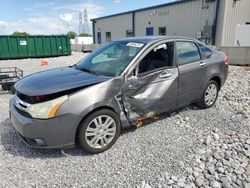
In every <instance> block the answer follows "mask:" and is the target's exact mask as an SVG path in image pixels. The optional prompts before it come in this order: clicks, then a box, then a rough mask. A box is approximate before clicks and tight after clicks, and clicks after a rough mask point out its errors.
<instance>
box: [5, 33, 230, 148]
mask: <svg viewBox="0 0 250 188" xmlns="http://www.w3.org/2000/svg"><path fill="white" fill-rule="evenodd" d="M227 73H228V58H227V56H226V55H225V54H224V53H222V52H219V51H216V50H214V49H211V48H209V47H208V46H206V45H205V44H203V43H201V42H200V41H196V40H194V39H190V38H182V37H144V38H128V39H124V40H119V41H113V42H110V43H108V44H106V45H104V46H103V47H101V48H99V49H97V50H96V51H94V52H93V53H91V54H90V55H88V56H87V57H86V58H84V59H83V60H82V61H80V62H79V63H78V64H76V65H73V66H70V67H63V68H57V69H52V70H48V71H43V72H39V73H36V74H32V75H30V76H27V77H25V78H23V79H22V80H20V81H19V82H17V83H16V84H15V89H16V91H17V92H16V95H15V96H14V97H13V98H12V99H11V100H10V108H9V109H10V118H11V121H12V123H13V125H14V127H15V129H16V131H17V133H18V135H19V136H20V137H21V138H22V140H23V141H24V142H25V143H26V144H28V145H29V146H32V147H37V148H72V147H75V146H80V147H81V148H82V149H84V150H85V151H87V152H90V153H100V152H103V151H105V150H107V149H109V148H110V147H111V146H112V145H113V144H114V143H115V142H116V140H117V139H118V137H119V134H120V132H121V129H122V128H123V127H128V126H132V125H136V126H137V127H139V126H140V125H141V124H142V123H143V121H144V120H147V119H150V118H152V119H154V117H156V116H157V115H158V114H161V113H163V112H170V111H174V110H176V109H178V108H181V107H184V106H186V105H189V104H191V103H196V104H197V105H198V106H199V107H201V108H209V107H212V106H213V105H214V104H215V102H216V100H217V96H218V92H219V90H220V89H221V87H222V86H223V84H224V83H225V80H226V78H227Z"/></svg>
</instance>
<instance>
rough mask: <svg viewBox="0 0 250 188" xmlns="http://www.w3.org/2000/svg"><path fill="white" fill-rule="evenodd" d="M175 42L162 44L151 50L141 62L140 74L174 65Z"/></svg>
mask: <svg viewBox="0 0 250 188" xmlns="http://www.w3.org/2000/svg"><path fill="white" fill-rule="evenodd" d="M173 52H174V43H173V42H169V43H165V44H161V45H159V46H157V47H155V48H154V49H153V50H151V51H150V52H149V53H148V54H147V55H146V56H145V57H144V58H143V60H142V61H141V62H140V64H139V74H140V73H145V72H151V71H153V70H156V69H159V68H162V67H167V66H172V65H173Z"/></svg>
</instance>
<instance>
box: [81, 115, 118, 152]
mask: <svg viewBox="0 0 250 188" xmlns="http://www.w3.org/2000/svg"><path fill="white" fill-rule="evenodd" d="M116 127H117V125H116V123H115V120H114V119H113V118H112V117H110V116H108V115H100V116H97V117H95V118H94V119H93V120H92V121H91V122H90V123H89V125H88V126H87V129H86V133H85V140H86V142H87V144H88V145H89V146H90V147H91V148H95V149H100V148H103V147H105V146H107V145H108V144H109V143H110V142H111V141H112V140H113V139H114V137H115V134H116Z"/></svg>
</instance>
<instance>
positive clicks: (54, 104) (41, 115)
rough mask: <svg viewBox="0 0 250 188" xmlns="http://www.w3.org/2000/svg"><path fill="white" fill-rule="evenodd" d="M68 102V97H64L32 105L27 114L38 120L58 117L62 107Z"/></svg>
mask: <svg viewBox="0 0 250 188" xmlns="http://www.w3.org/2000/svg"><path fill="white" fill-rule="evenodd" d="M66 100H68V96H67V95H65V96H62V97H59V98H56V99H53V100H50V101H46V102H42V103H38V104H32V105H30V106H29V108H28V110H27V112H28V113H29V114H30V115H31V116H32V117H33V118H38V119H49V118H53V117H55V115H56V112H57V110H58V109H59V108H60V106H61V105H62V104H63V103H64V102H65V101H66Z"/></svg>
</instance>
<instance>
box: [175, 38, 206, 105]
mask: <svg viewBox="0 0 250 188" xmlns="http://www.w3.org/2000/svg"><path fill="white" fill-rule="evenodd" d="M176 50H177V54H178V55H177V56H178V67H179V74H180V75H179V88H178V104H179V107H182V106H185V105H187V104H190V103H193V102H196V101H197V100H199V99H200V98H201V96H202V94H203V91H204V87H205V86H206V82H207V62H206V60H204V61H202V60H201V56H200V51H199V49H198V47H197V45H196V43H194V42H193V41H177V42H176Z"/></svg>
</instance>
